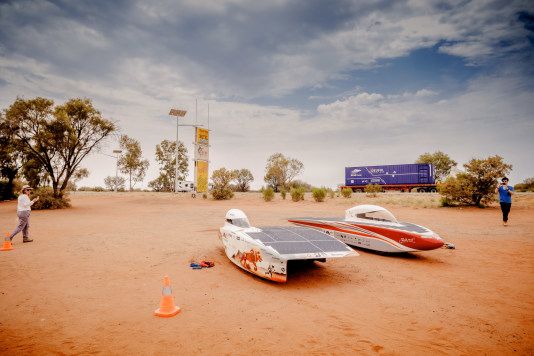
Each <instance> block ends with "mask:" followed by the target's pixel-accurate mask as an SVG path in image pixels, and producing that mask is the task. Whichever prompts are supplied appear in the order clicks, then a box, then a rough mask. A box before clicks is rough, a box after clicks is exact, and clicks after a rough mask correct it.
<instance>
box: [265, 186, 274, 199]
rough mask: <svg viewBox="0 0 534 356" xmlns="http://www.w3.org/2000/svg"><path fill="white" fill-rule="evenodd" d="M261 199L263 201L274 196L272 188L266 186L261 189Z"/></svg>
mask: <svg viewBox="0 0 534 356" xmlns="http://www.w3.org/2000/svg"><path fill="white" fill-rule="evenodd" d="M262 193H263V200H265V201H271V200H273V198H274V189H273V188H271V187H267V188H266V189H264V190H263V192H262Z"/></svg>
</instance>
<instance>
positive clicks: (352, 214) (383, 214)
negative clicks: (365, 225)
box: [345, 205, 398, 223]
mask: <svg viewBox="0 0 534 356" xmlns="http://www.w3.org/2000/svg"><path fill="white" fill-rule="evenodd" d="M356 219H365V220H374V221H382V222H391V223H398V221H397V219H396V218H395V216H394V215H393V214H392V213H391V212H390V211H389V210H387V209H384V208H383V207H381V206H378V205H358V206H355V207H353V208H350V209H347V210H346V211H345V220H348V221H354V220H356Z"/></svg>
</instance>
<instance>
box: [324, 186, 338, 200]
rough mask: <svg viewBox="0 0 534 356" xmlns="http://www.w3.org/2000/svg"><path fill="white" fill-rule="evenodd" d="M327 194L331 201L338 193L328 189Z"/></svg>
mask: <svg viewBox="0 0 534 356" xmlns="http://www.w3.org/2000/svg"><path fill="white" fill-rule="evenodd" d="M326 194H327V195H328V197H329V198H330V199H334V197H335V196H336V192H334V190H333V189H332V188H326Z"/></svg>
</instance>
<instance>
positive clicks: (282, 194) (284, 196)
mask: <svg viewBox="0 0 534 356" xmlns="http://www.w3.org/2000/svg"><path fill="white" fill-rule="evenodd" d="M286 195H287V191H286V189H285V188H282V189H280V196H281V197H282V199H284V200H286Z"/></svg>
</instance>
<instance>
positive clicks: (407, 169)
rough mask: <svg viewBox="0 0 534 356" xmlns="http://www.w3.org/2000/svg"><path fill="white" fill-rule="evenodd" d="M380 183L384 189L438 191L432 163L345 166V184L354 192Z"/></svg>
mask: <svg viewBox="0 0 534 356" xmlns="http://www.w3.org/2000/svg"><path fill="white" fill-rule="evenodd" d="M369 184H378V185H380V186H382V188H383V189H384V190H400V191H401V192H409V191H411V190H412V189H415V190H416V191H418V192H432V193H434V192H436V191H437V189H436V179H435V171H434V166H433V165H432V164H430V163H413V164H393V165H385V166H361V167H345V185H344V186H342V187H341V188H351V189H352V191H354V192H363V190H364V189H365V186H367V185H369Z"/></svg>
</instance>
